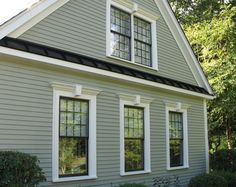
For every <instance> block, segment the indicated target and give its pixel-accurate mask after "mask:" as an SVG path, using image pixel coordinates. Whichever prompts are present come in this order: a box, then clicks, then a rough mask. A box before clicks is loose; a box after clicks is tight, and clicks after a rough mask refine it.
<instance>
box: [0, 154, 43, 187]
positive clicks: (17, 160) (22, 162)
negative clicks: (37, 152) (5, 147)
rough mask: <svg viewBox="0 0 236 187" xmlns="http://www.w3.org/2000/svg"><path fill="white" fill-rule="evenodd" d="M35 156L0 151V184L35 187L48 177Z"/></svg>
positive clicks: (10, 186)
mask: <svg viewBox="0 0 236 187" xmlns="http://www.w3.org/2000/svg"><path fill="white" fill-rule="evenodd" d="M38 163H39V160H38V159H37V157H35V156H31V155H29V154H26V153H21V152H14V151H0V186H6V187H12V186H14V187H22V186H24V187H34V186H35V185H37V184H39V183H40V182H42V181H45V180H46V178H45V176H44V173H43V172H42V169H41V168H40V167H39V166H38Z"/></svg>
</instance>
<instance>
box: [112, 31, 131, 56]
mask: <svg viewBox="0 0 236 187" xmlns="http://www.w3.org/2000/svg"><path fill="white" fill-rule="evenodd" d="M111 55H112V56H115V57H118V58H122V59H125V60H130V38H128V37H126V36H122V35H119V34H116V33H111Z"/></svg>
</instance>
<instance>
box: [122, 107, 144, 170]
mask: <svg viewBox="0 0 236 187" xmlns="http://www.w3.org/2000/svg"><path fill="white" fill-rule="evenodd" d="M125 108H131V109H141V110H142V113H143V115H142V120H143V124H142V127H143V131H142V134H143V136H142V137H141V138H140V137H135V138H133V137H126V136H125ZM123 120H124V153H125V147H126V144H125V143H126V140H139V141H140V142H141V147H142V155H141V159H142V168H140V169H129V170H127V169H126V158H125V156H124V161H125V162H124V164H125V165H124V171H125V172H134V171H144V170H145V108H144V107H138V106H132V105H124V119H123Z"/></svg>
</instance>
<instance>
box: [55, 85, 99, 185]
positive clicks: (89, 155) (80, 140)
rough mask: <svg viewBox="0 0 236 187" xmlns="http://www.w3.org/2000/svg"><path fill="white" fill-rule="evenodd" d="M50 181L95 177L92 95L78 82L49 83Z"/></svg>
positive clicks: (94, 94)
mask: <svg viewBox="0 0 236 187" xmlns="http://www.w3.org/2000/svg"><path fill="white" fill-rule="evenodd" d="M52 87H53V142H52V143H53V146H52V170H53V172H52V176H53V178H52V180H53V182H62V181H75V180H86V179H95V178H97V176H96V95H97V94H98V93H99V92H100V91H99V90H96V89H92V88H85V87H82V86H81V85H70V84H63V83H57V82H56V83H52Z"/></svg>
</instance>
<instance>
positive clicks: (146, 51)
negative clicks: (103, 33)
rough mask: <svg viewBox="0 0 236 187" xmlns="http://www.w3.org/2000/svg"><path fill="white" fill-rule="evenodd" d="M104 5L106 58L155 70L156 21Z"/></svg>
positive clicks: (124, 9) (116, 7) (111, 2)
mask: <svg viewBox="0 0 236 187" xmlns="http://www.w3.org/2000/svg"><path fill="white" fill-rule="evenodd" d="M107 2H108V3H107V56H108V57H111V58H115V59H119V60H122V61H126V62H130V63H133V64H135V65H141V66H143V67H146V68H152V69H156V70H157V69H158V67H157V46H156V43H157V39H156V19H153V17H152V18H150V17H147V16H146V15H147V14H145V16H144V15H143V14H142V13H140V12H142V11H143V10H142V11H139V10H138V11H133V10H132V8H128V7H125V6H123V5H120V4H118V3H115V2H113V1H110V0H108V1H107Z"/></svg>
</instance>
